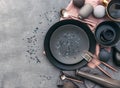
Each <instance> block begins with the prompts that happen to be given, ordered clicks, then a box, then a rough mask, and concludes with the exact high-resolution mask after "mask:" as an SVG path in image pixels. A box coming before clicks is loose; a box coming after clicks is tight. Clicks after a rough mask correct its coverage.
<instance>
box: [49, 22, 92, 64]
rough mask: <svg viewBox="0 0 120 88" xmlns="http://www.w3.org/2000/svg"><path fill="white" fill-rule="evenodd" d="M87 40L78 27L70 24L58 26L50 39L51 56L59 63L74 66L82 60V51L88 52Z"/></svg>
mask: <svg viewBox="0 0 120 88" xmlns="http://www.w3.org/2000/svg"><path fill="white" fill-rule="evenodd" d="M89 45H90V44H89V38H88V36H87V34H86V32H85V31H84V30H83V29H81V28H80V27H78V26H76V25H72V24H67V25H63V26H60V27H59V28H58V29H56V30H55V31H54V33H53V34H52V36H51V38H50V50H51V53H52V55H54V57H55V58H56V60H58V61H59V62H61V63H64V64H76V63H78V62H80V61H81V60H82V59H83V58H82V57H81V55H80V54H81V53H82V51H83V50H89Z"/></svg>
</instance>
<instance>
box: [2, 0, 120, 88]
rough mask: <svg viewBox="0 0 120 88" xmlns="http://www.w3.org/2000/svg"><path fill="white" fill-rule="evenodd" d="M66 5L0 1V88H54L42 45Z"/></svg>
mask: <svg viewBox="0 0 120 88" xmlns="http://www.w3.org/2000/svg"><path fill="white" fill-rule="evenodd" d="M69 1H70V0H64V1H63V0H0V50H1V51H0V88H57V87H56V82H57V80H58V77H59V70H58V69H57V68H55V67H54V66H53V65H51V63H50V62H49V61H48V60H47V58H46V57H45V56H44V55H43V51H44V49H43V42H44V37H45V34H46V32H47V31H48V29H49V28H50V26H52V25H53V24H54V23H55V22H57V21H59V11H60V9H61V8H64V7H66V6H67V4H68V3H69ZM111 73H112V72H111ZM112 74H113V75H114V76H115V78H117V79H118V78H120V73H116V74H115V73H112ZM118 76H119V77H118Z"/></svg>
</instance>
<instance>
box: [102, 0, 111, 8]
mask: <svg viewBox="0 0 120 88" xmlns="http://www.w3.org/2000/svg"><path fill="white" fill-rule="evenodd" d="M109 1H110V0H101V2H102V4H103V5H105V6H106V7H107V6H108V4H109Z"/></svg>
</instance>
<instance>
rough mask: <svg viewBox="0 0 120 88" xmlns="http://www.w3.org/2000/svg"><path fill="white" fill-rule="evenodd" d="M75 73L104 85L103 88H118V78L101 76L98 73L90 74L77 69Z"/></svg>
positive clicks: (119, 85)
mask: <svg viewBox="0 0 120 88" xmlns="http://www.w3.org/2000/svg"><path fill="white" fill-rule="evenodd" d="M76 75H78V76H80V77H83V78H86V79H88V80H91V81H93V82H95V83H98V84H100V85H102V86H104V87H105V88H120V81H119V80H115V79H111V78H107V77H102V76H98V75H91V74H89V73H86V72H82V71H78V70H77V71H76Z"/></svg>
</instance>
